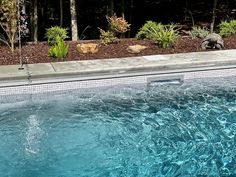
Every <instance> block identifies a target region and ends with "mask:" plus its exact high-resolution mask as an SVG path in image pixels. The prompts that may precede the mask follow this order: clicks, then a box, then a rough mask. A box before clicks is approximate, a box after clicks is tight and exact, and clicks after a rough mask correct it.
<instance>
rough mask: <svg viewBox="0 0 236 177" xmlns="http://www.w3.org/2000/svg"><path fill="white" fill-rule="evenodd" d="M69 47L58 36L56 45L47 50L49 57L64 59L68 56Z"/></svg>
mask: <svg viewBox="0 0 236 177" xmlns="http://www.w3.org/2000/svg"><path fill="white" fill-rule="evenodd" d="M68 50H69V45H66V43H65V41H64V40H63V39H61V38H60V37H59V36H57V38H56V44H54V45H53V46H52V47H51V48H50V49H49V56H51V57H54V58H59V59H64V58H65V57H66V55H67V54H68Z"/></svg>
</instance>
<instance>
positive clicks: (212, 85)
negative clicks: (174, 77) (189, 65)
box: [0, 78, 236, 177]
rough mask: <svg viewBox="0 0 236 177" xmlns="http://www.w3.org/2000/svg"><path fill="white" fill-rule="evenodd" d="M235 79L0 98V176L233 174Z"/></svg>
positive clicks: (235, 164) (235, 171) (235, 168)
mask: <svg viewBox="0 0 236 177" xmlns="http://www.w3.org/2000/svg"><path fill="white" fill-rule="evenodd" d="M235 80H236V78H218V79H207V80H192V81H188V82H186V83H185V84H183V85H156V86H155V87H144V86H125V87H120V88H117V87H116V88H109V89H102V90H101V91H96V92H89V93H86V94H82V93H76V92H74V93H72V92H70V93H69V94H63V95H51V96H50V97H49V96H47V97H45V98H38V99H37V98H35V99H32V100H26V101H24V102H18V103H9V104H8V103H4V104H3V103H2V104H1V105H0V176H1V177H11V176H16V177H77V176H78V177H123V176H124V177H175V176H176V177H177V176H180V177H182V176H184V177H190V176H191V177H192V176H197V177H205V176H212V177H217V176H231V177H234V176H236V83H235Z"/></svg>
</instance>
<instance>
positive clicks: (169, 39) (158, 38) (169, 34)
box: [149, 25, 178, 48]
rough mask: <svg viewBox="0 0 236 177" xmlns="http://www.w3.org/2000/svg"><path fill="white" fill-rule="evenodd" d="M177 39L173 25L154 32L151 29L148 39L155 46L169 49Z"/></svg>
mask: <svg viewBox="0 0 236 177" xmlns="http://www.w3.org/2000/svg"><path fill="white" fill-rule="evenodd" d="M177 38H178V32H177V30H176V29H175V25H166V26H163V29H161V30H159V31H158V30H156V29H154V28H153V29H151V30H150V34H149V39H150V40H152V41H154V42H155V43H156V44H157V45H159V46H160V47H162V48H168V47H171V46H172V45H173V44H174V43H175V41H176V40H177Z"/></svg>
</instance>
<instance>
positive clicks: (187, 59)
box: [0, 49, 236, 86]
mask: <svg viewBox="0 0 236 177" xmlns="http://www.w3.org/2000/svg"><path fill="white" fill-rule="evenodd" d="M23 67H24V69H23V70H19V69H18V68H19V65H3V66H0V86H5V85H15V84H18V85H23V84H27V83H29V81H30V82H32V81H33V82H40V81H41V80H52V79H56V78H69V77H73V78H77V79H83V80H84V79H85V80H86V79H89V78H90V79H91V78H95V79H96V78H109V77H122V76H126V75H135V74H138V73H145V72H153V73H156V74H157V73H160V74H161V73H176V72H181V71H185V72H190V71H198V70H200V71H202V70H215V69H221V68H224V69H225V68H236V49H233V50H220V51H208V52H193V53H178V54H166V55H149V56H139V57H125V58H113V59H97V60H85V61H68V62H52V63H37V64H26V65H24V66H23ZM46 82H47V81H46Z"/></svg>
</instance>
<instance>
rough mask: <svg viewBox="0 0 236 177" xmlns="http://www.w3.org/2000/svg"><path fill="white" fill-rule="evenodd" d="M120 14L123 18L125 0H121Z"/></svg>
mask: <svg viewBox="0 0 236 177" xmlns="http://www.w3.org/2000/svg"><path fill="white" fill-rule="evenodd" d="M121 16H122V17H123V18H125V0H121Z"/></svg>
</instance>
